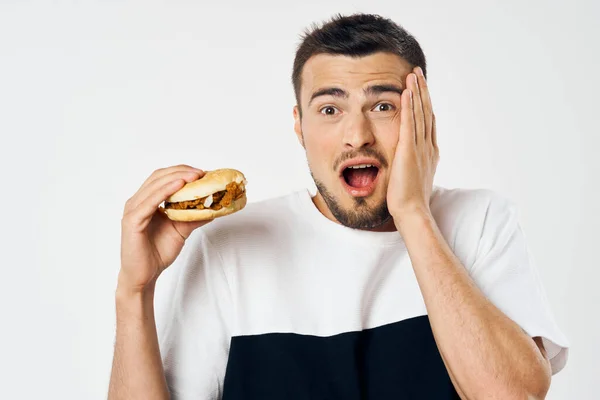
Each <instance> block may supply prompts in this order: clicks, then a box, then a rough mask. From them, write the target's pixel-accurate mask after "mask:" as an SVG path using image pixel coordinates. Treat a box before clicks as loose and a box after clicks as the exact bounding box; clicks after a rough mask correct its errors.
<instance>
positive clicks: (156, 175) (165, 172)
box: [138, 164, 204, 191]
mask: <svg viewBox="0 0 600 400" xmlns="http://www.w3.org/2000/svg"><path fill="white" fill-rule="evenodd" d="M178 171H199V172H204V171H202V170H201V169H198V168H194V167H191V166H189V165H187V164H179V165H174V166H171V167H166V168H159V169H157V170H156V171H154V172H153V173H152V174H151V175H150V176H149V177H148V178H147V179H146V180H145V181H144V183H142V186H140V189H139V190H138V191H140V190H142V189H144V188H145V187H146V186H148V185H149V184H150V183H152V182H154V181H155V180H157V179H159V178H162V177H163V176H165V175H168V174H170V173H173V172H178Z"/></svg>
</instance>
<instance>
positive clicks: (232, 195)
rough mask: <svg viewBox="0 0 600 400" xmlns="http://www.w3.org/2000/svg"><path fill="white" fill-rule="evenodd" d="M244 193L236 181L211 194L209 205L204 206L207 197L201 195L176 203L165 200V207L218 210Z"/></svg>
mask: <svg viewBox="0 0 600 400" xmlns="http://www.w3.org/2000/svg"><path fill="white" fill-rule="evenodd" d="M243 194H244V187H243V186H242V185H240V184H238V183H237V182H231V183H229V184H228V185H227V186H226V188H225V190H221V191H220V192H216V193H213V194H212V197H213V202H212V204H211V205H210V206H209V207H205V206H204V203H205V200H206V199H207V198H208V197H209V196H206V197H202V198H201V199H196V200H186V201H180V202H176V203H169V202H168V201H165V208H171V209H174V210H194V209H196V210H206V209H210V210H215V211H216V210H220V209H221V208H223V207H227V206H229V205H231V203H232V202H233V201H234V200H237V199H239V198H240V197H242V195H243Z"/></svg>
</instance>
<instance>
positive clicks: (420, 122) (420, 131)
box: [410, 73, 425, 145]
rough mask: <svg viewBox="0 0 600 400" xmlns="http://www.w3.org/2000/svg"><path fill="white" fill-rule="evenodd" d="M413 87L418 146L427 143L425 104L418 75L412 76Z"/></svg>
mask: <svg viewBox="0 0 600 400" xmlns="http://www.w3.org/2000/svg"><path fill="white" fill-rule="evenodd" d="M410 81H411V84H412V87H413V108H414V114H415V137H416V140H417V144H418V145H421V144H424V143H425V120H424V118H423V103H422V102H421V89H420V88H419V84H418V78H417V74H414V73H413V74H410Z"/></svg>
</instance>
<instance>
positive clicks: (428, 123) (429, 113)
mask: <svg viewBox="0 0 600 400" xmlns="http://www.w3.org/2000/svg"><path fill="white" fill-rule="evenodd" d="M415 71H416V73H417V76H418V78H419V90H420V92H421V102H422V104H423V115H424V121H425V131H424V132H425V140H426V141H427V140H430V137H431V135H432V120H433V105H432V104H431V96H430V94H429V85H427V80H426V79H425V76H424V75H423V70H422V69H421V68H419V67H416V68H415Z"/></svg>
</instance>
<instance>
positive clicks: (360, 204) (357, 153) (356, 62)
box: [294, 52, 412, 229]
mask: <svg viewBox="0 0 600 400" xmlns="http://www.w3.org/2000/svg"><path fill="white" fill-rule="evenodd" d="M411 71H412V66H411V65H410V64H409V63H407V62H406V61H404V60H403V59H401V58H400V57H398V56H397V55H394V54H391V53H383V52H381V53H375V54H372V55H369V56H365V57H361V58H352V57H348V56H340V55H329V54H318V55H316V56H313V57H311V58H310V59H309V60H308V61H307V62H306V64H305V65H304V69H303V72H302V85H301V93H300V103H301V106H302V118H301V119H300V115H299V110H298V107H297V106H296V107H295V108H294V118H295V121H296V122H295V125H294V129H295V131H296V134H297V135H298V138H299V140H300V141H301V143H303V146H304V148H305V150H306V157H307V160H308V165H309V168H310V171H311V174H312V177H313V179H314V181H315V184H316V186H317V189H318V190H319V194H318V195H317V197H318V196H319V195H320V196H321V197H322V199H323V201H324V203H325V204H326V205H327V208H328V209H329V211H330V212H331V214H332V215H333V217H335V219H336V220H337V221H339V222H340V223H342V224H343V225H346V226H349V227H352V228H358V229H375V228H377V227H379V226H381V225H382V224H384V223H385V222H386V221H388V220H389V218H390V214H389V212H388V210H387V204H386V193H387V186H388V180H389V176H390V167H391V165H392V160H393V158H394V152H395V150H396V145H397V143H398V134H399V131H400V93H398V92H400V91H402V90H403V89H404V88H405V78H406V76H407V75H408V74H409V73H410V72H411Z"/></svg>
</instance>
